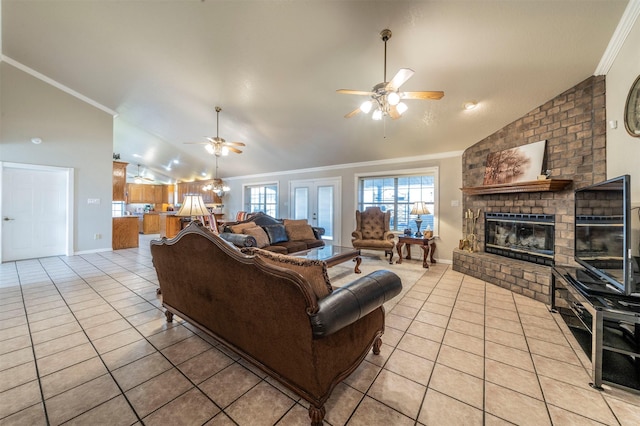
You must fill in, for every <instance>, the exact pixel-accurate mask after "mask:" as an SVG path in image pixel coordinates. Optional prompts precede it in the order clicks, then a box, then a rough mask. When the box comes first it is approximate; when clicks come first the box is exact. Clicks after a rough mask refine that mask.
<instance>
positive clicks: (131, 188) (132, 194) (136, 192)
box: [127, 183, 144, 204]
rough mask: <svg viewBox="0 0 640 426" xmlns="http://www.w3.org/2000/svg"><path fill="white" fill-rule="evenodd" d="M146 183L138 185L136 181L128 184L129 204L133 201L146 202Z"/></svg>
mask: <svg viewBox="0 0 640 426" xmlns="http://www.w3.org/2000/svg"><path fill="white" fill-rule="evenodd" d="M143 186H144V185H138V184H135V183H129V184H127V202H128V203H129V204H133V203H144V201H143V199H142V187H143Z"/></svg>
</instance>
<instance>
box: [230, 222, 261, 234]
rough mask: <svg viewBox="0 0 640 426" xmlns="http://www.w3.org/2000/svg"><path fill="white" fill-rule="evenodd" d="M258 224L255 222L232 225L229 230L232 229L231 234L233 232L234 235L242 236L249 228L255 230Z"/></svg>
mask: <svg viewBox="0 0 640 426" xmlns="http://www.w3.org/2000/svg"><path fill="white" fill-rule="evenodd" d="M256 226H258V225H256V223H255V222H245V223H238V224H237V225H231V226H230V227H229V228H231V232H233V233H234V234H242V233H243V231H244V230H245V229H247V228H255V227H256Z"/></svg>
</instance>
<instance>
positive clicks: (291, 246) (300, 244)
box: [272, 241, 309, 253]
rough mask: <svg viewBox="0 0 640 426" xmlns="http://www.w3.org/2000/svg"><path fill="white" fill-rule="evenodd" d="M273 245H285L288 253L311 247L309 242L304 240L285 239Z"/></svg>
mask: <svg viewBox="0 0 640 426" xmlns="http://www.w3.org/2000/svg"><path fill="white" fill-rule="evenodd" d="M272 246H279V247H284V248H285V249H286V250H287V253H295V252H297V251H303V250H307V249H308V248H309V247H308V246H307V243H305V242H304V241H283V242H281V243H275V244H272Z"/></svg>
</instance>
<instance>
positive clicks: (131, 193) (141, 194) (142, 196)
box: [127, 183, 169, 204]
mask: <svg viewBox="0 0 640 426" xmlns="http://www.w3.org/2000/svg"><path fill="white" fill-rule="evenodd" d="M127 193H128V197H127V201H128V202H129V203H130V204H134V203H141V204H167V203H168V201H169V188H168V186H167V185H145V184H137V183H130V184H128V185H127Z"/></svg>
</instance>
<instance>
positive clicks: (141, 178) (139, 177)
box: [133, 164, 153, 183]
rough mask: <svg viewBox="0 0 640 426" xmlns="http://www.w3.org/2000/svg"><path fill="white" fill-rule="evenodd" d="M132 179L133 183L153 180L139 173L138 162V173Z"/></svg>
mask: <svg viewBox="0 0 640 426" xmlns="http://www.w3.org/2000/svg"><path fill="white" fill-rule="evenodd" d="M133 181H134V182H135V183H143V181H146V182H153V179H151V178H148V177H146V176H143V175H141V174H140V164H138V173H137V174H136V175H135V176H134V177H133Z"/></svg>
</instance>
